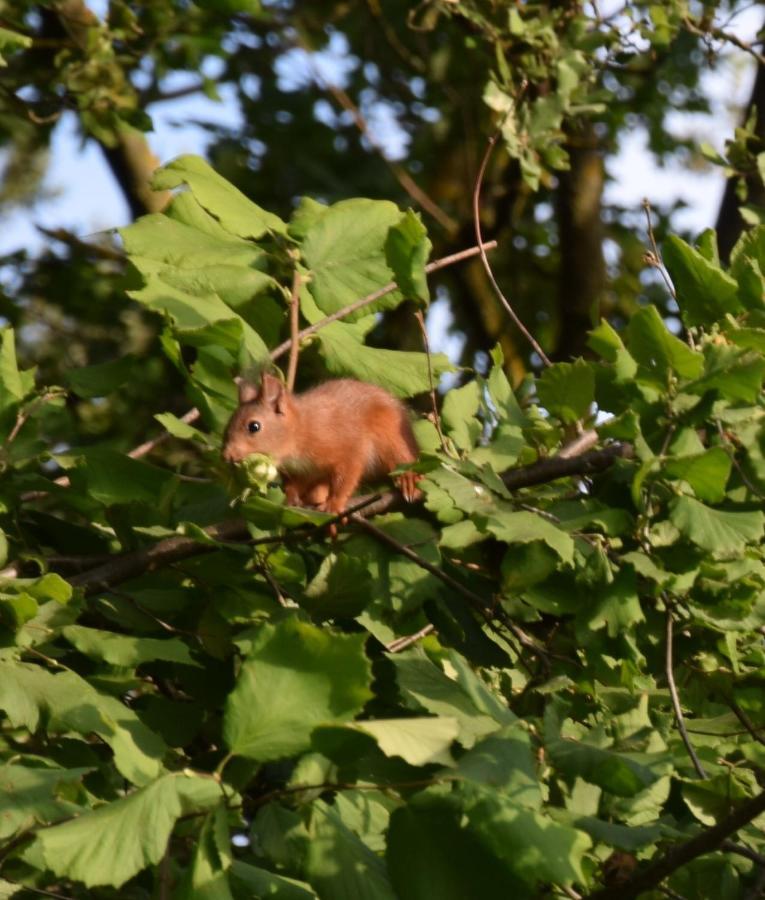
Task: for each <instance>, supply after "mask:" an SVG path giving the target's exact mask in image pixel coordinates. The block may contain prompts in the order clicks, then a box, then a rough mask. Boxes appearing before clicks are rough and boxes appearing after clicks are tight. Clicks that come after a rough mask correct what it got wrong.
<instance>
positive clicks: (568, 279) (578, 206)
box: [554, 124, 606, 360]
mask: <svg viewBox="0 0 765 900" xmlns="http://www.w3.org/2000/svg"><path fill="white" fill-rule="evenodd" d="M568 150H569V154H570V157H571V168H570V170H569V171H568V172H562V173H561V175H560V187H559V190H558V227H559V229H560V272H559V277H558V310H559V317H560V318H559V323H560V332H559V337H558V342H557V347H556V349H555V353H554V356H555V358H556V359H559V360H566V359H573V358H575V357H577V356H581V355H582V354H583V353H584V351H585V349H586V340H587V332H588V330H589V329H590V328H591V327H592V324H593V323H592V312H593V309H594V308H596V305H597V304H598V303H599V301H600V299H601V296H602V294H603V290H604V287H605V284H606V265H605V260H604V259H603V223H602V221H601V217H600V212H601V203H602V198H603V183H604V167H603V158H602V155H601V153H600V151H599V149H598V145H597V139H596V137H595V133H594V131H593V129H592V127H591V126H590V125H589V124H588V125H586V126H584V128H583V129H582V130H581V131H580V132H578V133H577V134H576V135H573V136H571V137H570V138H569V146H568Z"/></svg>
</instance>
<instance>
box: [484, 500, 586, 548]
mask: <svg viewBox="0 0 765 900" xmlns="http://www.w3.org/2000/svg"><path fill="white" fill-rule="evenodd" d="M486 527H487V528H488V530H489V531H490V532H491V533H492V534H493V535H494V537H496V538H497V539H498V540H500V541H504V542H505V543H506V544H528V543H530V542H531V541H543V542H544V543H545V544H547V546H548V547H549V548H550V549H551V550H554V551H555V552H556V553H557V554H558V556H559V557H560V558H561V560H562V561H563V562H565V563H570V562H571V561H572V560H573V558H574V540H573V538H572V537H571V536H570V535H569V534H566V532H565V531H563V530H562V529H560V528H558V527H557V526H556V525H554V524H553V523H552V522H549V521H547V519H543V518H542V516H538V515H536V514H535V513H532V512H526V511H521V512H515V511H514V510H513V509H512V507H511V506H510V505H509V504H502V505H501V506H500V512H498V513H490V514H489V515H488V516H487V518H486Z"/></svg>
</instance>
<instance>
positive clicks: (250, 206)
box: [152, 155, 287, 240]
mask: <svg viewBox="0 0 765 900" xmlns="http://www.w3.org/2000/svg"><path fill="white" fill-rule="evenodd" d="M182 184H186V185H188V186H189V188H190V189H191V191H192V192H193V194H194V197H195V198H196V199H197V200H198V201H199V203H200V204H201V206H202V207H203V208H204V209H205V210H206V211H207V212H208V213H210V215H212V216H214V217H215V218H216V219H217V220H218V221H219V222H220V224H221V225H222V226H223V227H224V228H225V229H226V231H230V232H231V233H232V234H236V235H238V236H239V237H243V238H252V239H254V240H257V239H258V238H260V237H262V236H263V235H264V234H265V233H266V232H267V231H273V232H275V233H277V234H286V233H287V226H286V224H285V223H284V222H282V220H281V219H280V218H279V217H278V216H275V215H274V214H273V213H270V212H266V211H265V210H264V209H261V207H259V206H258V205H257V204H255V203H253V202H252V201H251V200H249V199H248V198H247V197H245V195H244V194H243V193H242V192H241V191H239V190H237V188H235V187H234V186H233V184H231V183H230V182H228V181H226V179H225V178H223V177H221V176H220V175H218V173H217V172H216V171H215V170H214V169H213V168H212V167H211V166H210V165H209V164H208V163H207V162H205V160H203V159H202V157H201V156H191V155H189V156H179V157H178V158H177V159H175V160H173V161H172V162H171V163H168V164H167V165H166V166H163V167H162V168H161V169H158V170H157V171H156V172H155V173H154V175H153V177H152V187H153V188H154V190H155V191H163V190H171V189H172V188H176V187H180V185H182Z"/></svg>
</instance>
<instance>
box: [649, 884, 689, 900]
mask: <svg viewBox="0 0 765 900" xmlns="http://www.w3.org/2000/svg"><path fill="white" fill-rule="evenodd" d="M656 890H657V891H658V892H659V893H660V894H664V896H665V897H669V900H688V898H687V897H684V896H683V895H682V894H678V893H677V891H673V890H672V888H668V887H666V885H663V884H660V885H659V886H658V887H657V888H656Z"/></svg>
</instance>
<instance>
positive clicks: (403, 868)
mask: <svg viewBox="0 0 765 900" xmlns="http://www.w3.org/2000/svg"><path fill="white" fill-rule="evenodd" d="M386 858H387V861H388V871H389V872H390V877H391V881H392V883H393V887H394V889H395V891H396V896H397V897H398V898H399V900H423V898H425V897H433V898H436V897H437V898H438V900H466V898H467V897H512V898H513V900H531V898H532V896H533V895H532V893H531V892H529V891H526V890H525V889H524V886H523V884H522V882H521V881H520V880H519V879H518V877H517V876H516V875H515V874H514V872H513V870H512V868H513V867H512V866H511V865H508V864H507V860H506V859H504V858H503V856H502V855H500V854H497V853H496V852H495V851H494V850H493V849H491V848H488V847H487V846H486V843H485V841H483V840H482V839H481V837H479V836H478V835H477V834H476V831H475V829H474V828H466V827H465V825H464V814H463V811H462V808H461V806H460V805H459V804H458V803H457V802H456V799H455V798H453V797H450V796H439V795H437V794H434V793H431V792H425V793H421V794H419V795H417V796H416V797H415V798H414V799H413V800H412V801H410V803H409V804H407V805H406V806H402V807H400V808H399V809H397V810H395V811H394V812H393V814H392V816H391V818H390V828H389V830H388V848H387V853H386Z"/></svg>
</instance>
